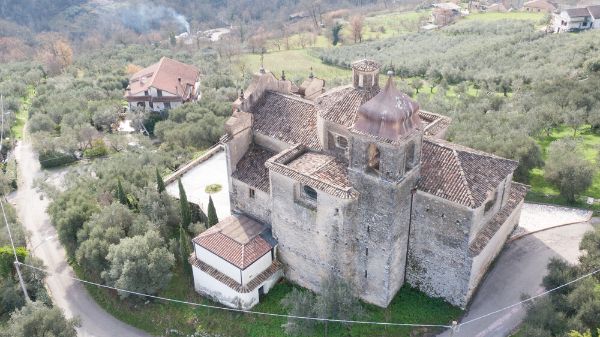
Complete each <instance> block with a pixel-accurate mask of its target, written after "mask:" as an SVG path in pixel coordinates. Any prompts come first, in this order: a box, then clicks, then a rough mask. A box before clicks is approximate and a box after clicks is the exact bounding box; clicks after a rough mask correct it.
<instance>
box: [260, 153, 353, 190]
mask: <svg viewBox="0 0 600 337" xmlns="http://www.w3.org/2000/svg"><path fill="white" fill-rule="evenodd" d="M267 168H269V169H270V170H271V171H273V172H277V173H279V174H283V175H285V176H287V177H290V178H292V179H294V180H296V181H298V182H300V183H302V184H304V185H308V186H310V187H312V188H314V189H317V190H321V191H323V192H325V193H328V194H330V195H333V196H336V197H339V198H342V199H351V198H355V197H357V196H358V193H357V192H356V190H354V189H353V188H352V185H351V184H350V181H349V180H348V164H346V163H344V162H342V161H340V160H339V159H337V158H336V157H333V156H329V155H326V154H324V153H317V152H311V151H307V150H306V149H305V148H304V147H302V146H301V145H298V146H294V147H292V148H289V149H287V150H285V151H282V152H280V153H279V154H277V155H276V156H275V157H273V158H271V159H269V160H268V161H267Z"/></svg>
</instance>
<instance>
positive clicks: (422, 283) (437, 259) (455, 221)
mask: <svg viewBox="0 0 600 337" xmlns="http://www.w3.org/2000/svg"><path fill="white" fill-rule="evenodd" d="M471 221H472V211H471V210H470V209H469V208H467V207H463V206H459V205H456V204H453V203H451V202H449V201H447V200H444V199H442V198H438V197H436V196H433V195H430V194H427V193H424V192H421V191H417V193H416V194H415V196H414V200H413V214H412V223H411V231H410V243H409V253H408V268H407V275H406V279H407V282H408V283H409V284H410V285H412V286H413V287H416V288H418V289H419V290H421V291H423V292H425V293H426V294H428V295H429V296H432V297H443V298H444V299H445V300H446V301H448V302H449V303H451V304H453V305H456V306H460V307H463V308H464V307H465V305H466V304H467V297H466V294H467V292H468V288H469V281H470V275H471V264H472V259H471V257H469V230H470V227H471Z"/></svg>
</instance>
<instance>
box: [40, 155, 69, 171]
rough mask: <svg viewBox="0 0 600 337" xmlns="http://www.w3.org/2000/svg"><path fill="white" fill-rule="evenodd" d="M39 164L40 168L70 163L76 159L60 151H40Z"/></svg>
mask: <svg viewBox="0 0 600 337" xmlns="http://www.w3.org/2000/svg"><path fill="white" fill-rule="evenodd" d="M39 160H40V164H41V165H42V168H51V167H59V166H64V165H68V164H71V163H73V162H75V161H77V158H75V156H74V155H72V154H67V153H61V152H45V153H40V157H39Z"/></svg>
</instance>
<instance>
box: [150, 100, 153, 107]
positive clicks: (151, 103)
mask: <svg viewBox="0 0 600 337" xmlns="http://www.w3.org/2000/svg"><path fill="white" fill-rule="evenodd" d="M150 109H154V102H152V101H150Z"/></svg>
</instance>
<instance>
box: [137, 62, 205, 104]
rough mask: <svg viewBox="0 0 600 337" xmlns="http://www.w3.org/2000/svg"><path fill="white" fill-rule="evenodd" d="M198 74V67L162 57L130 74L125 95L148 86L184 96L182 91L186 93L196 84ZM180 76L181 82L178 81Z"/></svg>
mask: <svg viewBox="0 0 600 337" xmlns="http://www.w3.org/2000/svg"><path fill="white" fill-rule="evenodd" d="M199 75H200V72H199V71H198V68H196V67H194V66H192V65H189V64H185V63H181V62H179V61H175V60H172V59H170V58H167V57H163V58H161V59H160V61H159V62H157V63H155V64H153V65H151V66H149V67H147V68H144V69H142V70H140V71H138V72H137V73H135V74H134V75H133V76H131V78H130V79H129V88H128V89H129V90H128V93H127V94H126V96H127V95H135V94H138V93H140V92H144V91H146V90H148V89H149V88H150V87H154V88H156V89H160V90H162V91H166V92H169V93H172V94H176V95H178V96H184V93H186V94H187V91H189V87H190V86H191V88H193V86H194V85H195V84H196V82H197V81H198V78H199ZM180 78H181V83H180V82H179V79H180ZM194 94H195V93H194Z"/></svg>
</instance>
